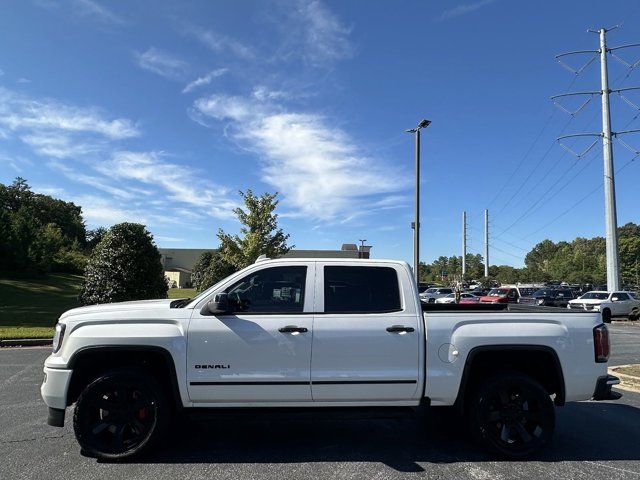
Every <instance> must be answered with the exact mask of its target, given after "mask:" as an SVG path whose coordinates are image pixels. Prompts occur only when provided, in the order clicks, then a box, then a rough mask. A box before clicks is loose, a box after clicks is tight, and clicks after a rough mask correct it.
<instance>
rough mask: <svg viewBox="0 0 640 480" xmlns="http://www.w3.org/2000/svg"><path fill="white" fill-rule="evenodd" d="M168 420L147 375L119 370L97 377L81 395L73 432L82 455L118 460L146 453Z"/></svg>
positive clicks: (164, 403)
mask: <svg viewBox="0 0 640 480" xmlns="http://www.w3.org/2000/svg"><path fill="white" fill-rule="evenodd" d="M168 420H169V409H168V404H167V401H166V397H165V395H164V393H163V391H162V389H161V388H160V386H159V385H158V384H157V382H155V380H154V379H153V378H152V377H151V376H150V375H149V373H148V372H143V371H140V370H118V371H113V372H109V373H106V374H104V375H102V376H100V377H99V378H97V379H96V380H94V381H93V382H92V383H90V384H89V385H88V386H87V387H86V388H85V389H84V391H83V392H82V393H81V394H80V397H79V398H78V401H77V403H76V408H75V411H74V415H73V429H74V432H75V435H76V439H77V440H78V443H79V444H80V447H81V448H82V451H83V453H85V454H87V455H89V456H93V457H97V458H100V459H105V460H121V459H126V458H129V457H133V456H135V455H138V454H140V453H141V452H143V451H144V450H146V449H148V448H149V447H150V446H151V445H152V444H153V443H154V442H155V441H157V440H158V438H159V437H160V436H161V435H162V433H163V432H164V430H165V429H166V427H167V424H168Z"/></svg>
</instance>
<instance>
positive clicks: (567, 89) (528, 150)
mask: <svg viewBox="0 0 640 480" xmlns="http://www.w3.org/2000/svg"><path fill="white" fill-rule="evenodd" d="M577 78H578V75H577V74H576V75H575V76H574V78H573V79H572V80H571V82H570V83H569V85H568V86H567V88H566V91H569V89H570V88H571V87H573V84H574V83H575V81H576V79H577ZM556 113H557V110H556V109H553V110H552V112H551V115H549V117H547V120H546V121H545V122H544V125H543V126H542V128H541V129H540V131H539V132H538V134H537V135H536V137H535V138H534V140H533V142H532V143H531V145H530V146H529V148H528V149H527V151H526V152H525V154H524V156H523V157H522V158H521V159H520V161H519V162H518V165H517V166H516V168H515V169H514V170H513V172H511V175H510V176H509V178H508V179H507V180H506V181H505V182H504V184H503V185H502V187H500V189H499V190H498V193H496V194H495V195H494V197H493V198H492V199H491V201H490V202H489V203H488V204H487V208H489V207H490V206H491V205H493V203H494V202H495V201H496V200H497V199H498V197H500V195H501V194H502V192H503V191H504V190H505V188H506V187H507V185H509V182H511V180H512V179H513V177H514V176H515V175H516V173H517V172H518V170H520V167H522V165H524V162H525V160H526V159H527V158H528V157H529V154H531V152H532V151H533V149H534V147H535V146H536V144H537V143H538V141H539V140H540V138H541V137H542V134H543V133H544V131H545V130H546V129H547V127H548V126H549V124H550V123H551V120H553V118H554V117H555V115H556ZM571 120H573V117H572V118H571V119H570V120H569V122H567V124H566V125H565V126H564V127H563V129H562V131H564V129H566V128H567V126H568V125H569V123H571ZM552 147H553V144H552Z"/></svg>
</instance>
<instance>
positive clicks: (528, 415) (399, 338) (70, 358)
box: [41, 259, 620, 459]
mask: <svg viewBox="0 0 640 480" xmlns="http://www.w3.org/2000/svg"><path fill="white" fill-rule="evenodd" d="M527 308H528V310H527ZM560 310H561V311H554V312H540V309H536V308H531V307H520V306H517V305H512V306H507V305H495V306H492V305H464V306H462V305H439V304H421V302H420V299H419V296H418V290H417V286H416V284H415V282H414V281H413V276H412V271H411V269H410V267H409V265H407V264H406V263H404V262H397V261H387V260H344V259H278V260H268V259H267V260H259V261H257V262H256V263H255V264H253V265H251V266H249V267H247V268H245V269H243V270H241V271H239V272H237V273H235V274H233V275H231V276H230V277H228V278H226V279H224V280H222V281H220V282H219V283H218V284H216V285H214V286H212V287H211V288H209V289H208V290H206V291H204V292H202V293H201V294H199V295H198V296H196V297H195V298H192V299H182V300H147V301H137V302H124V303H112V304H105V305H94V306H87V307H82V308H76V309H73V310H70V311H68V312H66V313H64V314H63V315H62V316H61V317H60V319H59V321H58V324H57V325H56V334H55V338H54V342H53V353H52V354H51V355H50V356H49V357H48V358H47V359H46V361H45V366H44V382H43V384H42V387H41V393H42V397H43V398H44V401H45V403H46V404H47V406H48V407H49V419H48V423H49V425H53V426H58V427H61V426H63V424H64V417H65V409H66V407H68V406H70V405H72V404H75V409H74V414H73V427H74V431H75V435H76V438H77V440H78V442H79V444H80V446H81V449H82V451H83V452H84V453H85V454H87V455H90V456H95V457H98V458H101V459H123V458H128V457H130V456H132V455H136V454H138V453H140V452H142V451H144V450H147V451H148V450H150V449H151V446H152V445H153V443H154V442H156V441H157V440H158V438H160V437H161V435H162V433H163V431H165V430H166V428H167V426H168V423H169V421H170V418H171V416H172V415H173V414H175V413H177V412H181V411H184V410H185V409H193V408H198V409H202V408H212V409H223V408H230V407H233V408H237V407H245V408H247V409H249V408H252V407H287V408H291V409H297V408H304V407H315V408H321V407H371V406H376V407H389V408H392V407H419V406H422V405H432V406H447V405H448V406H456V407H457V408H459V409H460V410H461V413H462V414H463V415H465V416H466V424H467V425H468V426H469V428H470V432H471V433H472V435H473V436H474V437H475V438H476V439H477V440H478V441H480V442H481V443H483V444H484V445H485V446H486V447H488V448H489V449H491V450H492V451H494V452H496V453H498V454H500V455H502V456H506V457H511V458H522V457H524V456H527V455H530V454H532V453H533V452H535V451H537V450H538V449H539V448H540V447H542V446H543V445H545V444H546V443H547V442H548V441H549V439H550V437H551V436H552V433H553V430H554V423H555V407H554V405H555V406H561V405H564V404H565V402H571V401H576V400H589V399H594V400H604V399H616V398H619V396H620V394H619V393H617V392H612V391H611V386H612V385H614V384H616V383H618V379H617V378H615V377H612V376H610V375H607V360H608V356H609V337H608V333H607V327H606V326H605V325H604V324H603V323H602V319H601V316H600V314H599V313H596V312H585V311H582V312H578V311H575V312H574V311H572V310H568V309H560ZM319 414H320V412H319Z"/></svg>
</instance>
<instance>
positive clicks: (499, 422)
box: [468, 373, 555, 459]
mask: <svg viewBox="0 0 640 480" xmlns="http://www.w3.org/2000/svg"><path fill="white" fill-rule="evenodd" d="M468 413H469V415H470V425H471V428H472V433H473V434H474V436H475V438H476V439H477V440H478V441H480V442H481V443H482V444H483V445H485V446H486V447H487V448H489V450H491V451H493V452H494V453H497V454H499V455H501V456H503V457H506V458H512V459H519V458H525V457H528V456H530V455H532V454H533V453H535V452H536V451H538V450H539V449H540V448H542V447H543V446H544V445H545V444H547V443H548V442H549V440H550V439H551V437H552V435H553V430H554V427H555V409H554V406H553V402H552V401H551V398H550V397H549V394H548V393H547V392H546V391H545V390H544V388H543V387H542V386H541V385H540V384H539V383H538V382H536V381H535V380H533V379H532V378H530V377H528V376H526V375H521V374H517V373H513V374H502V375H499V376H495V377H493V378H491V379H490V380H488V381H487V382H486V383H484V384H483V385H481V386H480V387H479V388H478V389H476V390H475V392H474V393H472V394H471V398H470V404H469V410H468Z"/></svg>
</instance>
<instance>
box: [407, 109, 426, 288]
mask: <svg viewBox="0 0 640 480" xmlns="http://www.w3.org/2000/svg"><path fill="white" fill-rule="evenodd" d="M430 123H431V121H429V120H424V119H423V120H422V121H421V122H420V123H419V124H418V126H417V127H416V128H411V129H409V130H405V131H406V132H407V133H414V134H415V139H416V151H415V165H416V178H415V198H414V209H415V220H414V221H413V223H412V224H411V228H413V276H414V278H415V279H416V283H418V282H419V281H420V130H422V129H423V128H426V127H428V126H429V124H430Z"/></svg>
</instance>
